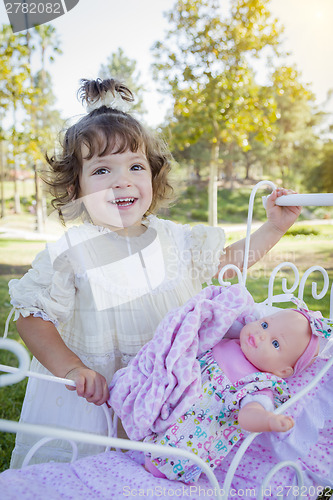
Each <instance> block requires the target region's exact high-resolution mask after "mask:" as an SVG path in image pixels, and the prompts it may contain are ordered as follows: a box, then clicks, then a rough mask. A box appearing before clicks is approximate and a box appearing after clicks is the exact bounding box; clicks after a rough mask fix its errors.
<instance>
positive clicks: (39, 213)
mask: <svg viewBox="0 0 333 500" xmlns="http://www.w3.org/2000/svg"><path fill="white" fill-rule="evenodd" d="M34 174H35V196H36V205H35V206H36V226H35V231H37V232H38V233H41V232H42V229H43V214H42V204H41V197H40V186H39V177H38V173H37V165H36V164H35V165H34Z"/></svg>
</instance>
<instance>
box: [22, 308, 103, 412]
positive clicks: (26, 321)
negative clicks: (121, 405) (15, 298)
mask: <svg viewBox="0 0 333 500" xmlns="http://www.w3.org/2000/svg"><path fill="white" fill-rule="evenodd" d="M17 330H18V332H19V334H20V337H21V338H22V340H23V341H24V343H25V345H26V346H27V347H28V349H29V350H30V351H31V352H32V354H33V355H34V356H35V358H37V359H38V361H39V362H40V363H41V364H42V365H44V366H45V368H47V369H48V370H49V371H50V372H51V373H53V375H55V376H56V377H61V378H68V379H71V380H74V382H75V384H76V391H77V394H78V395H79V396H82V397H84V398H86V399H87V401H89V402H90V403H95V404H96V405H101V404H103V403H105V401H106V400H107V399H108V397H109V389H108V386H107V383H106V380H105V378H104V377H103V376H102V375H101V374H99V373H97V372H95V371H94V370H91V369H90V368H88V367H87V366H86V365H84V364H83V363H82V361H81V360H80V358H79V357H78V356H76V354H74V353H73V352H72V351H71V350H70V349H69V348H68V347H67V346H66V344H65V343H64V341H63V340H62V338H61V336H60V334H59V332H58V330H57V329H56V327H55V326H54V324H53V323H51V322H50V321H45V320H43V319H42V318H35V317H34V316H28V317H26V318H24V317H23V316H20V317H19V318H18V320H17ZM66 387H67V389H69V390H75V388H74V387H71V386H66Z"/></svg>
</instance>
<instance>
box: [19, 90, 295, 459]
mask: <svg viewBox="0 0 333 500" xmlns="http://www.w3.org/2000/svg"><path fill="white" fill-rule="evenodd" d="M79 92H80V97H81V99H82V101H83V102H84V103H85V104H86V105H87V111H88V114H87V115H86V116H84V117H83V118H81V119H80V120H79V121H78V122H77V123H75V124H74V125H72V126H70V127H69V128H68V130H67V131H66V133H65V137H64V140H63V143H62V149H61V151H60V152H59V154H58V155H56V156H54V157H52V158H48V162H49V164H50V167H51V172H52V174H53V178H52V180H51V181H50V184H51V187H52V192H53V194H54V195H55V198H54V201H53V204H54V206H55V207H56V208H57V209H58V210H59V213H60V215H61V217H62V220H63V221H68V220H74V219H75V221H76V225H74V226H73V227H70V229H68V231H67V232H66V233H65V234H64V236H63V237H62V238H60V240H59V241H57V242H55V243H49V244H48V245H47V246H46V249H45V250H44V251H43V252H41V253H40V254H39V255H38V256H37V257H36V259H35V260H34V262H33V264H32V268H31V269H30V271H29V272H28V273H27V274H26V275H25V276H24V277H23V278H22V279H21V280H12V281H11V282H10V283H9V290H10V295H11V303H12V305H13V306H14V307H15V309H16V315H15V319H17V329H18V332H19V334H20V336H21V337H22V339H23V340H24V342H25V343H26V345H27V347H28V348H29V349H30V351H31V352H32V354H33V355H34V358H33V360H32V364H31V370H32V371H35V372H40V373H46V374H50V372H51V374H53V375H56V376H58V377H65V378H68V379H71V380H74V382H75V383H76V392H77V394H78V395H79V396H81V399H78V398H77V397H76V394H75V393H73V392H70V391H68V390H66V388H63V387H62V386H60V385H59V386H58V385H57V384H54V383H51V382H47V381H42V380H37V379H30V380H29V382H28V387H27V392H26V397H25V400H24V403H23V408H22V413H21V421H23V422H33V423H38V424H49V425H61V426H64V427H67V428H71V429H76V430H82V431H91V430H93V431H94V432H98V433H106V421H105V418H104V415H103V412H102V411H101V409H100V408H99V407H98V406H99V405H101V404H103V403H104V402H105V401H106V400H107V398H108V384H109V383H110V381H111V378H112V376H113V374H114V372H115V371H116V370H118V369H119V368H121V367H123V366H125V365H127V363H128V362H129V360H130V359H131V358H132V357H133V356H134V355H135V354H136V353H137V352H138V351H139V349H140V348H141V347H142V346H143V345H144V344H146V342H148V341H149V340H150V339H151V338H152V336H153V333H154V331H155V329H156V327H157V325H158V323H159V322H160V321H161V319H162V318H163V316H164V315H165V314H166V313H167V312H168V311H169V310H171V309H173V308H175V307H178V306H180V305H182V304H184V303H185V302H186V301H187V300H188V299H189V298H190V297H192V296H194V295H195V294H196V293H197V292H199V290H200V289H201V285H202V283H204V282H209V281H210V279H211V278H212V277H213V276H214V275H216V274H217V273H218V271H219V269H220V268H221V267H222V266H223V265H225V264H227V263H230V264H235V265H238V266H239V267H240V268H241V267H242V260H243V251H244V241H239V242H237V243H235V244H233V245H230V246H229V247H227V248H226V249H225V251H223V247H224V243H225V238H224V232H223V230H222V229H221V228H210V227H205V226H203V225H199V226H196V227H194V228H193V229H191V228H190V227H189V226H183V225H179V224H174V223H173V222H171V221H167V220H161V219H158V218H157V217H156V216H155V215H154V213H156V211H157V210H158V208H159V207H160V206H161V205H162V204H163V203H164V202H165V201H166V200H168V199H169V198H170V195H171V192H172V189H171V186H170V184H169V180H168V175H169V171H170V161H171V156H170V153H169V152H168V150H167V148H166V147H165V145H164V143H163V142H162V141H161V140H159V139H158V138H156V137H155V136H154V135H152V134H151V133H150V132H148V131H147V130H146V129H145V128H144V127H143V126H142V125H141V124H140V123H139V122H138V121H137V120H136V119H135V118H134V117H133V116H132V115H131V114H129V113H128V112H126V111H124V105H127V104H128V103H130V102H131V101H132V100H133V96H132V93H131V92H130V90H129V89H128V88H126V87H125V86H124V85H122V84H120V83H119V82H117V81H115V80H104V81H101V80H96V81H88V80H83V81H82V86H81V88H80V91H79ZM286 193H287V191H286V190H284V189H281V190H277V191H275V192H274V193H273V194H272V195H271V196H270V197H269V200H268V204H267V209H266V210H267V216H268V221H267V222H266V223H264V224H263V226H261V228H259V229H258V230H257V231H256V232H255V233H254V234H253V236H252V239H251V251H250V255H251V259H250V262H249V265H252V264H254V263H255V262H256V261H257V260H258V259H260V258H261V257H262V256H263V255H264V254H265V253H266V252H267V251H268V250H269V249H270V248H271V247H272V246H273V245H274V244H275V243H277V241H279V239H280V238H281V236H282V235H283V234H284V233H285V231H286V230H287V229H288V228H289V227H290V226H291V225H292V224H293V223H294V221H295V219H296V218H297V217H298V215H299V213H300V209H299V207H290V208H288V207H279V206H277V205H275V200H276V198H277V197H278V196H281V195H283V194H286ZM68 389H72V388H71V387H68ZM90 403H94V404H90ZM36 440H37V438H36V437H33V436H28V435H24V434H22V433H19V434H18V435H17V439H16V446H15V449H14V451H13V455H12V462H11V466H12V467H16V468H17V467H20V465H21V463H22V460H23V458H24V456H25V455H26V453H27V452H28V450H29V449H30V448H31V446H32V445H33V443H34V442H35V441H36ZM66 446H67V445H65V444H64V442H62V441H52V442H51V443H49V444H48V445H47V446H44V447H43V448H42V449H40V451H39V452H38V453H37V454H36V455H35V458H34V460H35V462H43V461H48V460H55V461H64V460H69V459H70V455H71V451H70V450H69V449H68V447H66ZM99 451H101V447H97V446H90V445H80V447H79V457H80V456H85V455H89V454H93V453H97V452H99Z"/></svg>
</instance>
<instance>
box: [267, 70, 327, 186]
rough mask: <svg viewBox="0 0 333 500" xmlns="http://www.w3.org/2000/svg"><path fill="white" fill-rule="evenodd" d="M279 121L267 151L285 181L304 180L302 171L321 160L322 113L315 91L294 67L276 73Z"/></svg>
mask: <svg viewBox="0 0 333 500" xmlns="http://www.w3.org/2000/svg"><path fill="white" fill-rule="evenodd" d="M272 91H273V94H274V99H275V101H276V105H277V121H276V122H275V123H274V124H273V125H272V128H273V131H274V141H273V142H272V143H271V145H270V147H269V149H268V151H267V160H268V161H269V163H270V166H271V168H274V167H277V170H278V175H279V176H280V177H281V179H282V181H283V183H284V184H288V183H290V181H292V182H293V183H294V184H295V182H298V183H300V181H301V179H302V175H303V174H304V172H307V171H308V169H309V168H311V166H312V165H313V164H314V163H316V162H317V161H318V160H317V158H318V151H320V144H319V142H318V138H317V137H316V134H315V126H316V125H318V123H319V122H320V120H321V118H322V116H321V114H320V113H319V112H317V111H316V109H315V107H314V95H313V93H312V92H311V91H310V90H309V88H308V86H304V85H303V84H302V83H300V77H299V74H298V72H297V70H296V69H295V68H294V67H288V66H280V67H278V68H276V70H275V71H274V73H273V76H272Z"/></svg>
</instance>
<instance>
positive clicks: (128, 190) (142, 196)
mask: <svg viewBox="0 0 333 500" xmlns="http://www.w3.org/2000/svg"><path fill="white" fill-rule="evenodd" d="M87 155H88V149H87V148H86V147H85V146H84V147H83V150H82V156H83V158H85V157H87ZM152 196H153V189H152V174H151V169H150V165H149V162H148V160H147V158H146V156H145V154H144V153H143V152H142V151H140V150H138V151H137V152H135V153H134V152H132V151H130V150H127V151H125V152H124V153H112V152H111V153H110V154H107V155H105V156H97V155H95V156H93V157H92V158H91V159H90V160H88V159H83V162H82V172H81V176H80V192H79V197H80V198H82V201H83V202H84V205H85V208H86V210H87V211H88V213H89V216H90V218H91V220H92V222H93V223H94V224H96V225H98V226H104V227H108V228H110V229H113V230H117V229H122V228H130V227H133V226H140V225H141V222H142V218H143V216H144V214H145V213H146V212H147V210H148V209H149V207H150V205H151V202H152Z"/></svg>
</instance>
